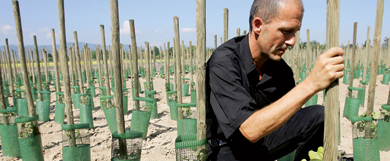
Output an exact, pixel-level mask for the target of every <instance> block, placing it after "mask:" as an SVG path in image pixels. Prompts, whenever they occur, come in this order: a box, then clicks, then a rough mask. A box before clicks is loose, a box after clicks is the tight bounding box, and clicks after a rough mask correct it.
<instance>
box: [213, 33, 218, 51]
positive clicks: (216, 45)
mask: <svg viewBox="0 0 390 161" xmlns="http://www.w3.org/2000/svg"><path fill="white" fill-rule="evenodd" d="M217 39H218V38H217V35H214V50H215V49H217V47H218V44H217V43H218V41H217Z"/></svg>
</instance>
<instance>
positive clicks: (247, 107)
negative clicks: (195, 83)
mask: <svg viewBox="0 0 390 161" xmlns="http://www.w3.org/2000/svg"><path fill="white" fill-rule="evenodd" d="M209 81H210V82H209V83H210V88H211V92H210V104H211V107H212V109H213V111H214V113H215V115H216V118H217V121H218V124H219V126H220V127H221V129H222V131H223V133H224V135H225V137H226V138H229V137H230V136H231V135H232V134H233V133H234V131H235V130H237V129H238V127H240V125H241V124H242V123H243V122H244V121H245V120H246V119H247V118H248V117H249V116H250V115H252V114H253V113H254V112H255V111H256V110H257V109H258V108H256V106H257V105H256V101H255V100H254V99H253V98H252V97H251V95H250V93H248V91H247V90H245V88H244V86H243V80H242V78H241V72H240V69H239V68H238V67H237V64H233V63H232V61H222V62H218V63H217V64H214V65H213V66H212V67H210V69H209ZM244 82H245V81H244Z"/></svg>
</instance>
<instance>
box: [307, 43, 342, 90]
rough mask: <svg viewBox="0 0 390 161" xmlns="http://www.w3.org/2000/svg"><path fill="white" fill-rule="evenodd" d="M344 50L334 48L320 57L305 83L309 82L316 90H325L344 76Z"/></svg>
mask: <svg viewBox="0 0 390 161" xmlns="http://www.w3.org/2000/svg"><path fill="white" fill-rule="evenodd" d="M343 54H344V51H343V49H341V48H339V47H334V48H331V49H329V50H328V51H326V52H325V53H324V54H322V55H320V56H319V57H318V59H317V62H316V64H315V65H314V68H313V70H312V71H311V72H310V73H309V76H308V77H307V79H306V80H305V81H308V82H307V83H309V84H310V85H311V86H312V87H313V88H314V89H313V90H315V91H320V90H323V89H325V88H326V87H328V86H329V85H330V83H332V82H333V81H334V80H336V79H338V78H341V77H343V76H344V72H343V70H344V58H343V57H342V56H343Z"/></svg>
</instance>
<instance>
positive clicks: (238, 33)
mask: <svg viewBox="0 0 390 161" xmlns="http://www.w3.org/2000/svg"><path fill="white" fill-rule="evenodd" d="M240 35H241V31H240V28H237V36H240Z"/></svg>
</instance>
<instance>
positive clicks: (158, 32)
mask: <svg viewBox="0 0 390 161" xmlns="http://www.w3.org/2000/svg"><path fill="white" fill-rule="evenodd" d="M154 33H156V34H162V33H163V32H162V31H159V30H155V31H154Z"/></svg>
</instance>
